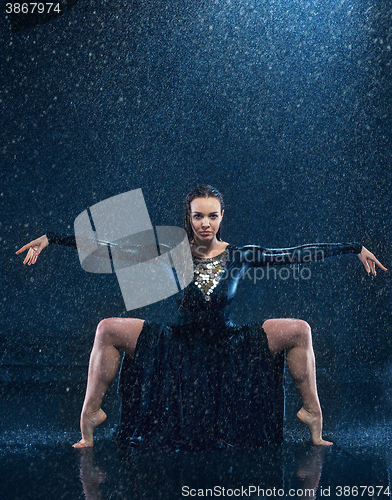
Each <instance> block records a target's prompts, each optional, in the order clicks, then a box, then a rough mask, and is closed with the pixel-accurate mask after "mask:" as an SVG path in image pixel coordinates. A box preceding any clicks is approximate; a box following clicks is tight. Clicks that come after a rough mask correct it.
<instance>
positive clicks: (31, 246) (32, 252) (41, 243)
mask: <svg viewBox="0 0 392 500" xmlns="http://www.w3.org/2000/svg"><path fill="white" fill-rule="evenodd" d="M48 245H49V241H48V238H47V236H46V234H44V235H43V236H41V237H40V238H37V239H36V240H33V241H30V243H27V245H24V246H23V247H22V248H19V250H17V251H16V252H15V253H16V254H17V255H18V254H20V253H22V252H24V251H25V250H27V255H26V257H25V259H24V261H23V264H28V265H29V266H31V264H35V263H36V262H37V259H38V255H39V254H40V253H41V251H42V250H43V249H44V248H45V247H47V246H48Z"/></svg>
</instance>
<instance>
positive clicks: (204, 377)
mask: <svg viewBox="0 0 392 500" xmlns="http://www.w3.org/2000/svg"><path fill="white" fill-rule="evenodd" d="M49 241H50V242H51V243H59V244H68V245H69V246H74V244H73V242H72V240H71V237H61V236H58V235H54V234H53V233H50V237H49ZM361 248H362V247H361V245H359V244H356V243H347V244H345V243H342V244H339V243H338V244H315V245H302V246H300V247H295V248H286V249H264V248H261V247H256V246H245V247H241V248H239V247H235V246H233V245H228V246H227V247H226V249H225V250H224V251H223V252H222V253H221V254H220V255H218V256H216V257H213V258H207V259H200V258H197V257H193V264H194V280H193V281H192V282H191V283H190V284H189V285H188V286H187V287H186V288H185V290H183V293H182V294H181V297H180V299H179V302H180V303H179V308H178V312H179V317H178V321H177V322H176V323H175V324H160V323H155V322H151V321H145V322H144V325H143V328H142V331H141V333H140V336H139V339H138V342H137V346H136V353H135V358H134V359H132V358H130V357H129V356H125V358H124V361H123V366H122V370H121V377H120V394H121V396H122V408H121V419H120V424H119V428H118V432H117V438H118V440H119V442H120V443H122V444H129V445H135V446H136V445H138V446H142V447H143V446H148V447H151V446H154V447H155V446H156V447H162V446H164V447H170V448H172V447H174V448H177V447H181V448H191V449H206V448H214V447H227V446H237V447H247V448H255V447H263V446H265V445H268V444H271V443H279V442H281V441H282V439H283V414H284V394H283V366H284V354H283V353H281V354H278V355H276V356H272V355H271V353H270V351H269V348H268V342H267V337H266V334H265V332H264V330H263V328H262V325H263V322H264V320H262V321H260V322H258V323H253V324H245V325H233V324H231V323H230V321H229V320H228V316H227V311H228V306H229V305H230V302H231V301H232V299H233V297H234V295H235V292H236V289H237V285H238V283H239V281H240V279H243V278H246V277H247V275H248V276H249V277H250V278H252V274H251V273H252V272H254V271H255V268H260V267H263V268H264V269H263V270H264V272H273V270H272V269H270V266H274V265H277V264H282V265H284V264H285V265H287V264H293V263H305V262H307V263H308V262H312V261H316V260H322V259H324V258H326V257H331V256H334V255H339V254H344V253H360V251H361Z"/></svg>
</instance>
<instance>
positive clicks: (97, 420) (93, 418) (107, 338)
mask: <svg viewBox="0 0 392 500" xmlns="http://www.w3.org/2000/svg"><path fill="white" fill-rule="evenodd" d="M223 215H224V204H223V199H222V196H221V194H220V193H219V192H218V191H217V190H216V189H214V188H213V187H211V186H208V185H206V186H198V187H197V188H195V189H194V190H193V191H192V192H190V193H189V194H188V196H187V197H186V200H185V218H184V225H185V230H186V232H187V234H188V237H189V241H190V246H191V252H192V256H193V261H194V271H195V275H194V280H193V281H192V283H191V284H190V285H188V286H187V287H186V289H185V290H184V293H183V296H182V300H181V304H180V307H179V317H180V319H179V322H178V324H177V325H167V326H164V327H162V325H157V324H153V323H150V322H148V321H143V320H141V319H131V318H110V319H104V320H103V321H101V322H100V323H99V325H98V327H97V331H96V335H95V341H94V346H93V349H92V352H91V357H90V364H89V372H88V381H87V389H86V395H85V400H84V404H83V409H82V413H81V419H80V428H81V433H82V439H81V440H80V441H79V442H78V443H75V444H74V445H73V446H74V447H75V448H84V447H91V446H93V432H94V429H95V428H96V427H97V426H98V425H100V424H101V423H102V422H103V421H104V420H105V419H106V414H105V413H104V411H103V410H102V409H101V402H102V399H103V397H104V395H105V393H106V391H107V389H108V387H109V385H110V383H111V382H112V380H113V379H114V378H115V376H116V374H117V370H118V365H119V360H120V352H119V350H124V351H125V352H126V353H127V354H128V355H129V356H130V357H132V358H134V357H135V354H137V356H138V357H139V359H140V357H143V356H144V354H143V353H144V352H146V351H148V349H149V348H150V347H151V345H152V344H154V346H158V347H156V351H154V353H153V356H155V355H157V356H158V355H159V352H161V351H162V349H163V350H167V349H171V345H175V346H176V347H175V349H176V350H177V351H176V353H177V354H178V353H182V352H183V351H186V348H187V345H188V342H191V340H190V339H191V338H193V337H197V338H198V340H197V342H202V343H203V344H204V346H207V351H208V350H210V351H211V352H218V353H223V354H222V356H223V358H220V359H222V363H223V364H225V362H226V359H229V357H230V356H231V358H230V359H231V360H232V359H233V350H234V359H236V357H237V358H238V357H239V356H236V354H235V352H236V351H235V350H236V349H238V350H241V354H243V353H245V355H246V352H247V351H246V349H251V350H252V349H253V351H254V350H255V349H257V348H258V345H256V346H255V343H256V344H259V345H261V346H265V351H264V356H265V357H266V358H268V357H270V358H271V359H272V358H273V357H274V356H276V355H277V354H278V353H280V352H282V351H283V350H286V362H287V367H288V370H289V373H290V375H291V377H292V379H293V381H294V383H295V385H296V387H297V389H298V391H299V394H300V396H301V399H302V404H303V406H302V408H301V409H300V410H299V412H298V413H297V416H298V418H299V419H300V421H301V422H303V423H304V424H305V425H306V426H307V427H308V428H309V431H310V434H311V438H312V441H313V443H314V444H316V445H331V444H332V443H331V442H329V441H325V440H324V439H323V437H322V412H321V407H320V403H319V399H318V395H317V387H316V372H315V359H314V353H313V347H312V338H311V329H310V326H309V325H308V324H307V323H306V322H305V321H302V320H299V319H267V320H265V321H263V322H262V323H261V324H259V325H258V326H257V327H255V328H249V327H247V329H244V328H245V327H244V328H242V329H241V327H238V328H236V327H234V326H232V325H230V324H229V323H228V322H227V316H226V311H227V306H228V305H229V304H230V302H231V300H232V298H233V296H234V294H235V292H236V288H237V285H238V282H239V279H240V278H241V277H242V276H244V273H246V272H248V270H249V269H251V268H252V267H260V266H269V265H274V264H292V263H295V262H309V261H313V260H320V259H323V258H324V257H329V256H334V255H339V254H344V253H355V254H357V255H358V257H359V259H360V260H361V262H362V263H363V265H364V266H365V269H366V271H367V272H368V273H370V272H371V273H372V274H373V275H374V276H375V275H376V268H375V266H376V265H377V266H378V267H380V268H381V269H382V270H384V271H386V268H385V267H384V266H383V265H382V264H381V263H380V262H379V261H378V260H377V259H376V258H375V256H374V255H373V254H372V253H370V252H369V251H368V250H367V249H366V248H364V247H362V245H359V244H356V243H353V244H316V245H303V246H301V247H296V248H291V249H275V250H267V249H263V248H260V247H255V246H246V247H241V248H237V247H234V246H233V245H229V244H228V243H226V242H224V241H222V239H221V236H220V233H221V222H222V218H223ZM50 243H58V244H65V245H69V246H75V239H74V237H59V236H57V235H55V234H53V233H48V237H47V236H46V235H45V236H42V237H41V238H38V239H37V240H34V241H32V242H30V243H29V244H27V245H25V246H23V247H22V248H21V249H20V250H18V251H17V252H16V253H17V254H19V253H21V252H23V251H25V250H28V253H27V256H26V258H25V260H24V262H23V263H24V264H28V265H31V264H34V263H35V262H36V261H37V258H38V256H39V254H40V253H41V251H42V250H43V249H44V248H45V247H46V246H48V245H49V244H50ZM146 338H148V341H146ZM200 339H201V340H200ZM255 339H256V342H255ZM252 342H253V344H252ZM158 343H159V345H158ZM249 345H252V346H253V347H250V348H249V347H248V346H249ZM197 349H199V347H195V345H192V349H191V353H190V355H194V352H199V351H198V350H197ZM165 352H166V351H165ZM239 352H240V351H238V353H239ZM177 354H176V355H177ZM146 356H147V357H146V359H147V358H148V353H147V354H146ZM151 359H152V360H154V357H152V358H151ZM170 359H174V358H173V357H171V358H170ZM176 359H177V358H176ZM181 359H182V358H181ZM181 363H182V361H181ZM177 364H178V363H177ZM243 364H245V365H246V364H247V361H246V359H245V361H244V362H243ZM203 366H204V365H203ZM227 366H229V365H227ZM230 366H232V365H230ZM147 369H148V367H147ZM160 369H161V370H163V372H162V373H163V375H162V377H163V378H164V377H165V376H166V375H165V373H166V372H165V370H166V368H165V367H164V368H160ZM167 369H168V370H169V368H167ZM170 369H172V368H170ZM144 370H146V368H144ZM173 370H174V371H175V373H177V372H176V370H177V371H178V367H174V368H173ZM154 376H155V375H154ZM257 377H258V375H257V376H256V378H257ZM141 378H143V373H142V376H141ZM172 379H173V378H172ZM172 379H170V380H172ZM226 379H227V377H226ZM173 380H174V379H173ZM151 381H153V378H151V380H150V382H151ZM139 382H140V381H139ZM139 382H138V383H139ZM150 382H149V384H150ZM226 382H227V380H226ZM152 383H154V382H152ZM174 383H176V382H174ZM253 385H255V384H253ZM209 389H210V388H209V387H208V390H209ZM164 390H165V389H164ZM208 390H207V392H208ZM213 390H215V388H213ZM255 390H256V392H255V393H254V394H257V388H256V389H255ZM148 391H150V392H149V398H148V402H149V404H151V401H150V400H151V398H152V397H153V396H152V394H154V390H153V389H151V384H150V385H148ZM142 392H143V391H142ZM150 396H151V397H150ZM176 397H177V396H176ZM250 399H252V398H250ZM145 402H146V401H144V403H145ZM250 404H251V403H250ZM166 409H167V408H166ZM158 418H159V417H158Z"/></svg>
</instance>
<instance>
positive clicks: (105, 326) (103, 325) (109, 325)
mask: <svg viewBox="0 0 392 500" xmlns="http://www.w3.org/2000/svg"><path fill="white" fill-rule="evenodd" d="M112 332H113V318H105V319H103V320H101V321H100V322H99V323H98V326H97V330H96V332H95V340H96V341H98V342H101V343H102V344H106V343H107V342H108V341H110V337H111V334H112Z"/></svg>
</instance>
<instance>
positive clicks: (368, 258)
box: [358, 247, 388, 276]
mask: <svg viewBox="0 0 392 500" xmlns="http://www.w3.org/2000/svg"><path fill="white" fill-rule="evenodd" d="M358 257H359V260H360V261H361V262H362V264H363V265H364V266H365V269H366V271H367V273H368V274H370V271H371V272H372V274H373V276H376V274H377V273H376V265H377V266H378V267H380V268H381V269H382V270H383V271H388V269H387V268H386V267H384V266H383V265H382V264H381V262H380V261H378V260H377V259H376V257H375V256H374V255H373V254H372V253H371V252H369V250H367V248H365V247H362V250H361V253H359V254H358Z"/></svg>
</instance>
